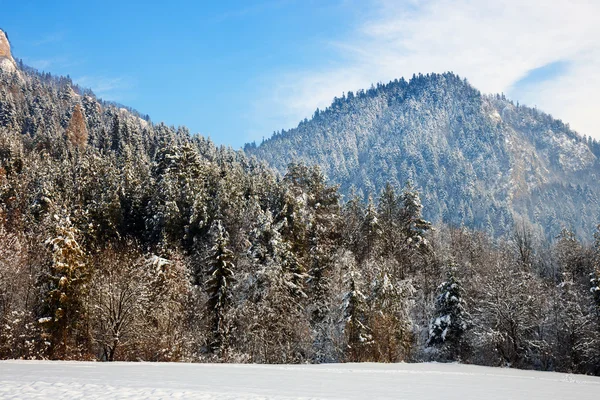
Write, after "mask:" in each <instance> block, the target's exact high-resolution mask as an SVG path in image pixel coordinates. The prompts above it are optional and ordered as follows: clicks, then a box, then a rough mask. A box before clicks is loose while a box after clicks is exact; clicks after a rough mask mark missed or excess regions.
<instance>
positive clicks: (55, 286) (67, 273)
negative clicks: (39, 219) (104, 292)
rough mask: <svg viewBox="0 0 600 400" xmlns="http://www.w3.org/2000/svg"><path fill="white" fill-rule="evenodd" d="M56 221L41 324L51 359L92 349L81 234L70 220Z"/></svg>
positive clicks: (75, 355)
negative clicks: (48, 344)
mask: <svg viewBox="0 0 600 400" xmlns="http://www.w3.org/2000/svg"><path fill="white" fill-rule="evenodd" d="M56 219H57V232H56V236H54V237H52V238H50V239H48V240H46V245H47V246H48V248H49V250H50V252H51V255H52V256H51V257H52V259H51V263H50V266H49V269H48V271H47V273H46V274H45V275H44V276H43V282H44V284H43V285H44V292H45V297H44V299H43V306H42V314H41V317H40V319H39V323H40V324H41V325H42V327H43V328H44V330H45V332H46V338H47V339H48V341H49V342H50V355H51V357H53V358H65V357H66V358H70V357H81V356H83V355H84V354H85V353H86V352H87V350H88V346H89V343H88V340H89V337H88V332H87V326H86V322H87V318H88V316H87V307H86V305H85V296H86V295H87V291H88V285H87V284H88V280H89V270H88V266H87V264H86V255H85V253H84V250H83V248H82V247H81V245H80V244H79V242H78V241H77V235H78V234H79V232H78V231H77V230H76V229H75V228H74V227H73V226H72V224H71V221H70V219H69V218H68V217H65V218H59V217H58V216H56Z"/></svg>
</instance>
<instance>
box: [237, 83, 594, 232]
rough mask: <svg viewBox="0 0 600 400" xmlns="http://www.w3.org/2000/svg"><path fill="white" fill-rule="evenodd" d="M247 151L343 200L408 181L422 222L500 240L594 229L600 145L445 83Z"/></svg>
mask: <svg viewBox="0 0 600 400" xmlns="http://www.w3.org/2000/svg"><path fill="white" fill-rule="evenodd" d="M245 150H246V152H247V153H248V154H252V155H255V156H257V157H258V158H259V159H262V160H265V161H267V162H268V163H269V164H270V165H271V166H273V167H274V168H276V169H278V170H279V171H282V172H283V171H285V168H286V166H287V164H288V162H290V161H300V160H301V161H304V162H306V163H309V164H313V163H314V164H318V165H320V166H321V168H322V169H323V171H324V172H325V174H326V175H327V176H328V177H329V178H330V180H331V181H332V182H334V183H338V184H340V185H341V192H342V193H344V194H346V195H349V194H350V193H351V192H352V190H353V188H355V189H356V190H357V191H358V193H359V194H361V195H362V196H364V197H366V195H367V194H368V193H373V194H375V196H377V195H378V194H379V192H380V191H381V189H382V188H383V186H384V185H385V183H386V182H391V183H392V184H393V185H394V186H395V187H401V186H403V184H404V183H405V182H406V181H407V180H412V181H413V182H414V183H415V184H416V186H417V188H419V190H420V192H421V195H422V201H423V205H424V212H425V216H426V217H427V218H428V219H430V220H431V221H433V222H444V223H447V224H451V225H455V226H462V225H466V226H469V227H472V228H476V229H483V230H486V231H487V232H489V233H491V234H494V235H496V236H498V235H502V234H504V233H507V232H508V231H510V230H512V227H513V225H514V223H515V221H520V220H521V219H524V220H526V221H529V222H531V223H532V224H533V225H534V226H536V227H537V228H539V229H543V230H544V231H545V233H546V235H547V236H548V237H554V236H556V235H557V234H558V233H559V232H560V230H561V228H563V227H568V228H572V229H574V230H575V231H576V232H577V234H578V235H580V236H581V237H589V236H590V234H591V232H592V231H593V229H594V228H595V226H596V224H597V222H598V221H599V219H600V218H599V216H600V203H599V198H600V197H599V195H600V183H599V181H598V179H597V176H598V173H599V172H600V164H599V162H598V157H600V145H599V144H598V143H597V142H594V141H591V140H587V139H586V138H583V137H581V136H580V135H578V134H577V133H576V132H574V131H572V130H571V129H569V127H568V125H566V124H564V123H563V122H561V121H559V120H556V119H554V118H552V117H551V116H549V115H547V114H544V113H542V112H540V111H538V110H537V109H532V108H529V107H524V106H521V105H519V104H518V103H517V104H514V103H513V102H512V101H510V100H508V99H506V98H505V97H504V96H503V95H495V96H486V95H482V94H481V93H480V92H479V91H478V90H477V89H475V88H473V87H472V86H471V85H470V84H469V83H467V81H466V80H463V79H460V78H459V77H458V76H456V75H454V74H452V73H445V74H441V75H438V74H431V75H418V76H414V77H413V78H412V79H411V80H410V81H409V82H407V81H405V80H404V79H401V80H397V81H394V82H390V83H389V84H387V85H381V84H380V85H377V87H372V88H371V89H369V90H366V91H359V92H358V93H352V92H349V93H348V94H347V95H345V96H343V97H342V98H336V99H335V100H334V102H333V104H332V105H331V106H330V107H329V108H327V109H326V110H325V111H319V110H317V112H316V113H315V114H314V116H313V118H312V119H311V120H305V121H303V122H301V123H300V124H299V125H298V127H297V128H294V129H291V130H289V131H282V132H278V133H275V134H274V135H273V137H271V138H270V139H268V140H266V141H265V142H263V143H262V144H261V145H259V146H256V145H254V144H249V145H246V148H245Z"/></svg>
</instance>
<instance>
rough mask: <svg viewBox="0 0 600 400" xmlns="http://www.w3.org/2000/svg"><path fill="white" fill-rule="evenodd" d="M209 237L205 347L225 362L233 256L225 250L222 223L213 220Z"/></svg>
mask: <svg viewBox="0 0 600 400" xmlns="http://www.w3.org/2000/svg"><path fill="white" fill-rule="evenodd" d="M211 237H212V243H213V247H212V249H211V250H210V254H209V256H208V260H207V261H208V272H207V273H208V280H207V281H206V283H205V287H206V291H207V295H208V302H207V304H206V306H207V312H208V314H209V316H210V317H209V318H210V320H211V324H210V329H211V338H210V342H209V343H208V346H209V349H210V351H211V352H213V353H215V354H217V355H218V356H220V357H222V358H226V357H227V350H228V347H229V343H228V339H229V330H230V322H229V321H228V319H227V312H228V309H229V307H231V296H232V295H231V291H232V288H233V284H234V282H235V274H234V268H235V266H234V264H233V258H234V254H233V252H232V251H231V250H230V249H229V247H228V246H229V235H228V234H227V231H226V230H225V228H224V227H223V225H222V223H221V221H219V220H216V221H215V222H214V223H213V225H212V227H211Z"/></svg>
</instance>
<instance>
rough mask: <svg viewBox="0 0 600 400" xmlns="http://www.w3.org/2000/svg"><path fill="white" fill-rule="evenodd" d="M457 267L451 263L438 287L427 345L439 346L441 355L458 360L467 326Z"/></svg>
mask: <svg viewBox="0 0 600 400" xmlns="http://www.w3.org/2000/svg"><path fill="white" fill-rule="evenodd" d="M456 272H457V267H456V265H455V264H451V265H450V266H449V268H448V272H447V277H446V281H444V282H442V284H440V286H439V287H438V296H437V298H436V300H435V312H434V317H433V319H432V320H431V322H430V324H429V339H428V340H427V345H428V346H436V347H438V348H441V353H442V357H443V358H446V359H450V360H460V351H461V349H460V346H461V345H462V344H463V343H462V342H463V335H464V333H465V331H466V330H467V328H468V325H469V322H468V320H469V319H468V315H467V312H466V310H465V301H464V298H463V289H462V287H461V284H460V281H459V280H458V279H457V278H456Z"/></svg>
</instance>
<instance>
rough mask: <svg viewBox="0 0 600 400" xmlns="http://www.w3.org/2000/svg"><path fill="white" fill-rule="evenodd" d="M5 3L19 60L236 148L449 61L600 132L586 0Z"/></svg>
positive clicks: (489, 86) (591, 10)
mask: <svg viewBox="0 0 600 400" xmlns="http://www.w3.org/2000/svg"><path fill="white" fill-rule="evenodd" d="M559 2H560V1H559ZM1 3H2V16H1V18H0V27H2V28H3V29H4V30H6V32H7V33H8V34H9V37H10V40H11V44H12V47H13V55H14V56H15V57H18V58H22V59H23V60H24V61H25V63H26V64H29V65H31V66H34V67H36V68H38V69H40V70H44V71H49V72H52V73H54V74H60V75H67V74H68V75H70V76H71V78H73V80H74V81H75V82H77V83H79V84H81V85H82V86H86V87H91V88H92V89H93V90H94V92H95V93H96V94H97V95H98V96H100V97H102V98H105V99H108V100H114V101H118V102H120V103H123V104H125V105H128V106H131V107H133V108H136V109H137V110H138V111H140V112H142V113H144V114H149V115H150V116H151V118H152V120H153V121H155V122H158V121H164V122H166V123H168V124H173V125H186V126H188V127H189V128H190V130H191V131H192V132H199V133H201V134H203V135H207V136H210V137H211V138H212V139H213V140H214V141H215V142H216V143H218V144H226V145H231V146H233V147H236V148H237V147H240V146H242V145H243V144H244V143H246V142H249V141H252V140H256V141H260V140H261V138H262V137H267V136H269V135H270V134H271V133H272V132H273V131H275V130H279V129H281V128H291V127H293V126H295V125H296V124H297V123H298V122H299V121H300V120H301V119H302V118H304V117H310V115H311V114H312V112H313V111H314V110H315V108H316V107H321V108H322V107H325V106H327V105H328V104H329V103H330V102H331V99H332V98H333V96H336V95H337V96H339V95H340V94H341V93H342V92H347V91H348V90H356V89H359V88H367V87H369V86H370V84H371V83H373V82H378V81H383V82H386V81H389V80H391V79H395V78H399V77H401V76H406V77H409V76H411V75H412V74H413V73H414V72H423V73H427V72H444V71H447V70H452V71H454V72H457V73H459V74H460V75H461V76H465V77H466V78H467V79H469V80H470V81H471V82H472V83H473V84H474V85H475V86H477V87H478V88H479V89H481V90H482V91H484V92H490V93H491V92H505V93H507V94H508V95H509V96H511V95H512V97H515V96H517V97H516V98H515V100H519V101H521V103H525V104H530V105H537V106H538V107H540V108H542V109H544V110H547V111H549V112H551V113H553V114H554V115H555V116H557V117H559V118H562V119H563V120H565V121H567V122H572V125H574V127H575V128H576V129H579V130H580V131H582V133H585V134H588V135H592V136H598V135H597V133H600V132H597V130H596V129H595V125H594V124H593V122H592V120H591V117H592V114H593V113H595V112H594V111H593V110H597V109H598V107H597V106H600V104H598V105H596V104H593V102H592V104H590V101H592V100H591V99H592V97H597V96H592V95H593V94H594V93H597V92H595V90H596V89H598V90H600V79H598V78H597V77H596V76H597V75H598V74H597V73H595V72H594V73H591V71H597V69H594V68H595V67H596V66H597V65H599V61H600V57H598V54H600V51H598V43H596V42H598V40H597V38H598V37H600V31H598V28H597V27H596V25H597V23H596V20H597V17H599V16H600V12H599V10H600V9H599V8H598V7H597V6H596V5H595V4H592V3H591V2H586V1H584V0H581V1H580V2H578V1H575V2H573V1H570V2H566V1H565V2H564V8H561V7H560V6H561V5H560V4H556V7H555V8H556V10H555V9H551V8H550V7H548V6H547V5H545V4H547V3H546V2H542V1H531V4H527V5H522V4H521V2H520V1H516V0H507V1H505V2H502V1H500V2H498V1H494V2H491V1H490V2H486V1H481V2H472V1H468V0H455V1H449V0H447V1H446V0H406V1H388V0H339V1H334V0H331V1H328V0H322V1H313V0H303V1H295V0H271V1H270V0H263V1H232V0H229V1H219V2H203V1H201V2H184V1H170V2H162V3H160V4H159V5H154V4H145V3H143V2H139V3H138V4H132V3H133V2H126V1H103V2H85V1H72V2H71V1H62V2H58V1H57V2H47V1H2V2H1ZM148 3H152V2H148ZM553 4H554V3H553ZM588 69H589V71H590V73H591V74H592V75H594V77H593V78H590V79H592V81H591V82H590V79H588V80H587V81H586V82H582V79H581V76H582V75H581V74H584V73H586V72H588ZM582 99H584V100H586V103H583V101H582Z"/></svg>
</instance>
